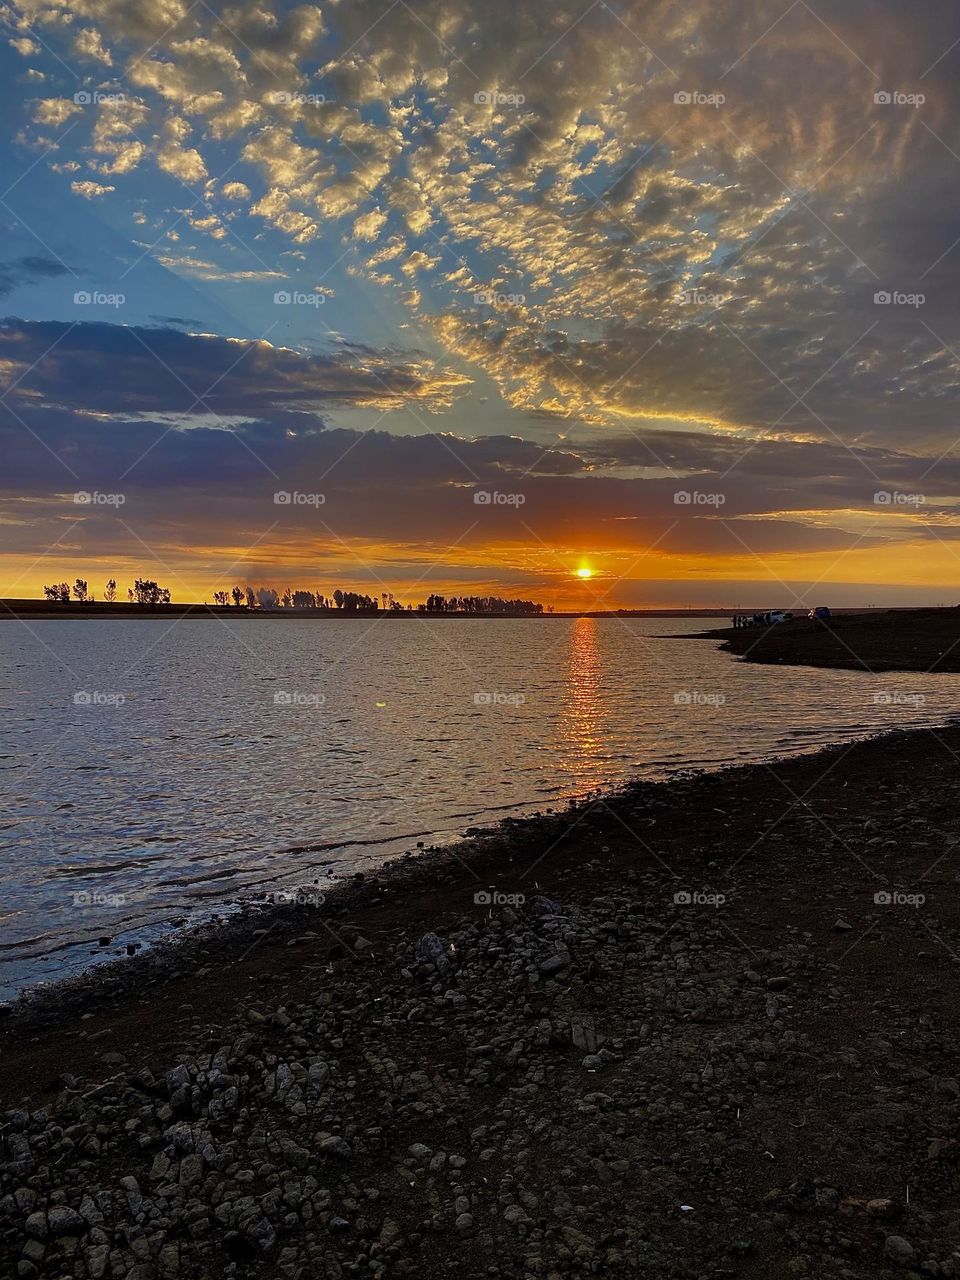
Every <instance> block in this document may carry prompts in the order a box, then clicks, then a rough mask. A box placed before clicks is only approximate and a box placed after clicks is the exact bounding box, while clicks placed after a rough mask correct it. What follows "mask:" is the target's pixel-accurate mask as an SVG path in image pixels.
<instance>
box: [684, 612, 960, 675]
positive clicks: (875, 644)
mask: <svg viewBox="0 0 960 1280" xmlns="http://www.w3.org/2000/svg"><path fill="white" fill-rule="evenodd" d="M689 638H690V639H708V640H722V641H724V643H723V645H722V646H721V647H722V648H723V649H725V650H727V652H729V653H736V654H739V655H740V656H741V657H743V658H744V659H745V660H746V661H747V662H785V663H788V664H792V665H801V666H808V667H848V668H851V669H852V670H855V671H960V607H958V608H954V609H891V610H890V611H889V612H875V613H848V614H834V616H833V617H832V618H829V619H827V620H826V621H824V622H811V621H809V620H808V619H807V618H795V619H794V620H793V621H791V622H781V623H779V624H778V625H776V626H773V627H758V628H753V627H746V628H744V629H742V630H734V628H732V627H723V628H720V629H717V630H715V631H706V632H703V631H701V632H699V633H697V634H696V635H695V636H691V637H689Z"/></svg>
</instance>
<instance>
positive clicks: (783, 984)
mask: <svg viewBox="0 0 960 1280" xmlns="http://www.w3.org/2000/svg"><path fill="white" fill-rule="evenodd" d="M789 985H790V979H789V978H787V977H785V976H780V977H777V978H768V979H767V990H768V991H784V990H785V989H786V988H787V987H789Z"/></svg>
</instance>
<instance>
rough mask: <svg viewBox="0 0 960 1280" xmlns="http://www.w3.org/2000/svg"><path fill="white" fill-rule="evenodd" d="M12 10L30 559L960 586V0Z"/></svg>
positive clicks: (9, 372)
mask: <svg viewBox="0 0 960 1280" xmlns="http://www.w3.org/2000/svg"><path fill="white" fill-rule="evenodd" d="M0 19H2V31H0V109H2V111H3V114H4V118H5V120H6V121H7V123H8V127H7V128H6V129H5V130H4V131H3V140H2V143H0V190H2V194H0V233H2V235H0V316H2V317H3V319H2V320H0V595H2V596H5V597H8V598H9V597H28V596H37V595H39V594H41V591H42V587H43V585H44V584H46V583H49V582H54V581H60V580H68V581H71V582H72V581H73V579H74V578H75V577H77V576H82V577H84V578H86V579H88V580H89V582H90V586H91V589H92V590H93V592H94V593H95V594H97V595H99V594H101V591H102V584H103V583H105V582H106V580H107V579H108V578H111V577H114V578H116V579H117V581H118V582H119V583H121V590H123V588H124V587H125V585H126V584H127V583H129V582H130V581H132V579H133V578H134V577H135V576H147V577H152V578H156V579H157V580H159V581H160V582H161V583H163V584H164V585H167V586H168V587H170V589H171V592H172V596H173V598H174V599H175V600H203V599H210V598H212V593H213V591H214V590H217V589H220V588H224V587H227V588H229V587H230V586H231V585H233V584H234V583H240V584H243V585H245V584H248V583H249V584H252V585H254V586H259V585H266V586H272V587H275V588H277V589H280V590H282V589H283V588H284V587H285V586H290V587H302V588H305V589H309V590H321V591H324V592H325V593H328V592H330V591H332V589H333V588H334V587H335V586H340V587H342V588H345V589H348V588H352V589H356V590H361V591H364V592H367V593H369V594H379V593H381V592H383V591H391V592H394V593H396V595H397V596H398V597H400V598H401V599H404V600H407V599H409V600H414V601H416V600H419V599H423V598H424V597H425V596H426V595H427V594H429V593H430V592H436V591H439V592H444V593H448V594H451V593H452V594H465V593H469V594H496V595H508V596H522V597H525V598H534V599H538V600H542V601H544V602H545V603H549V604H554V605H556V606H557V607H583V608H586V607H590V608H608V607H658V606H670V607H675V606H681V605H686V606H698V605H700V606H715V607H732V608H745V607H746V608H749V607H772V606H780V607H785V608H796V607H798V606H801V605H807V606H809V605H813V604H821V603H827V604H832V605H834V606H843V605H870V604H880V605H883V604H887V605H900V604H910V603H930V604H936V603H941V602H946V603H955V602H956V600H957V598H958V592H957V589H956V588H957V586H958V584H960V551H958V548H960V543H958V530H960V519H958V511H960V509H958V499H960V412H958V409H960V354H958V352H960V324H958V320H960V309H958V305H957V299H958V297H960V214H958V210H960V154H958V152H960V134H958V130H957V120H958V119H960V102H958V98H960V11H958V10H957V8H956V6H955V5H953V4H950V3H935V2H933V0H931V2H930V3H925V4H923V5H919V6H918V5H915V4H909V3H906V2H905V0H901V2H899V3H894V2H893V0H833V2H832V3H827V2H826V0H817V2H816V3H807V0H794V2H793V3H790V2H789V0H684V2H682V3H681V2H677V0H634V2H633V3H629V2H627V3H617V4H607V3H604V2H602V0H595V2H594V3H589V2H588V0H577V3H574V4H569V5H568V4H563V3H560V4H556V5H544V4H543V3H530V0H519V2H518V0H510V2H509V3H504V2H503V0H492V2H490V3H484V4H483V5H467V4H463V3H461V2H460V0H416V2H412V0H411V2H410V3H408V2H407V0H353V2H352V3H347V2H345V0H339V2H337V3H325V4H321V5H293V6H286V7H283V6H280V5H274V4H272V3H271V2H270V0H256V2H254V0H236V2H235V3H229V4H223V5H221V4H216V3H207V0H196V2H195V3H192V4H191V3H189V2H188V0H157V2H156V3H151V4H144V3H143V2H142V0H78V2H77V3H61V2H60V0H24V2H23V3H19V4H0ZM579 570H588V571H589V572H590V575H591V576H589V577H582V576H578V571H579Z"/></svg>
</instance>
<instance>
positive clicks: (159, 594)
mask: <svg viewBox="0 0 960 1280" xmlns="http://www.w3.org/2000/svg"><path fill="white" fill-rule="evenodd" d="M43 594H44V596H45V597H46V598H47V599H48V600H55V601H57V602H58V603H60V604H69V603H70V601H71V599H75V600H77V601H78V602H79V603H80V604H90V603H93V601H94V600H96V596H95V595H94V594H93V593H92V592H91V591H90V585H89V583H88V582H87V580H86V579H85V578H77V580H76V582H75V583H74V584H73V587H72V588H71V586H70V584H69V583H68V582H55V583H53V584H51V585H50V586H48V587H44V588H43ZM116 598H117V580H116V578H111V579H110V580H109V581H108V582H107V583H106V585H105V586H104V589H103V599H104V600H105V601H106V602H107V603H108V604H113V603H114V601H115V600H116ZM127 600H128V602H129V603H130V604H139V605H150V606H153V605H159V604H169V603H170V591H169V588H167V587H161V586H160V584H159V583H157V582H154V581H153V579H152V578H136V579H135V580H134V583H133V586H132V587H130V588H128V590H127ZM213 602H214V604H216V605H220V606H221V607H225V606H227V605H229V604H230V603H231V602H232V603H233V606H234V608H237V609H240V608H246V609H250V610H252V609H264V610H270V609H341V610H343V612H344V613H372V612H374V611H376V610H380V609H382V610H385V611H389V612H391V613H412V612H414V611H415V612H417V613H475V614H481V613H531V614H535V613H543V605H542V604H537V603H536V602H535V601H533V600H504V599H501V598H500V597H499V596H440V595H429V596H427V599H426V600H425V601H424V602H423V603H422V604H418V605H417V606H416V609H415V610H414V606H413V605H410V604H408V605H403V604H401V603H400V601H399V600H397V599H396V598H395V597H394V595H393V593H392V592H391V591H384V592H382V593H381V594H380V596H379V597H378V596H368V595H364V594H363V593H361V592H359V591H341V590H340V588H339V587H337V589H336V590H335V591H334V592H333V594H332V595H329V596H328V595H325V594H324V593H323V592H320V591H305V590H303V589H301V588H297V589H293V588H290V587H287V588H286V589H285V590H284V591H282V592H280V591H275V590H274V589H273V587H258V588H254V587H234V588H233V589H232V590H231V591H225V590H217V591H214V593H213Z"/></svg>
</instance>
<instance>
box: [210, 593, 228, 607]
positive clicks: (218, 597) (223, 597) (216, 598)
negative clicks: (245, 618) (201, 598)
mask: <svg viewBox="0 0 960 1280" xmlns="http://www.w3.org/2000/svg"><path fill="white" fill-rule="evenodd" d="M229 598H230V597H229V596H228V595H227V593H226V592H225V591H215V592H214V593H213V603H214V604H219V605H225V604H226V603H227V601H228V600H229Z"/></svg>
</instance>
